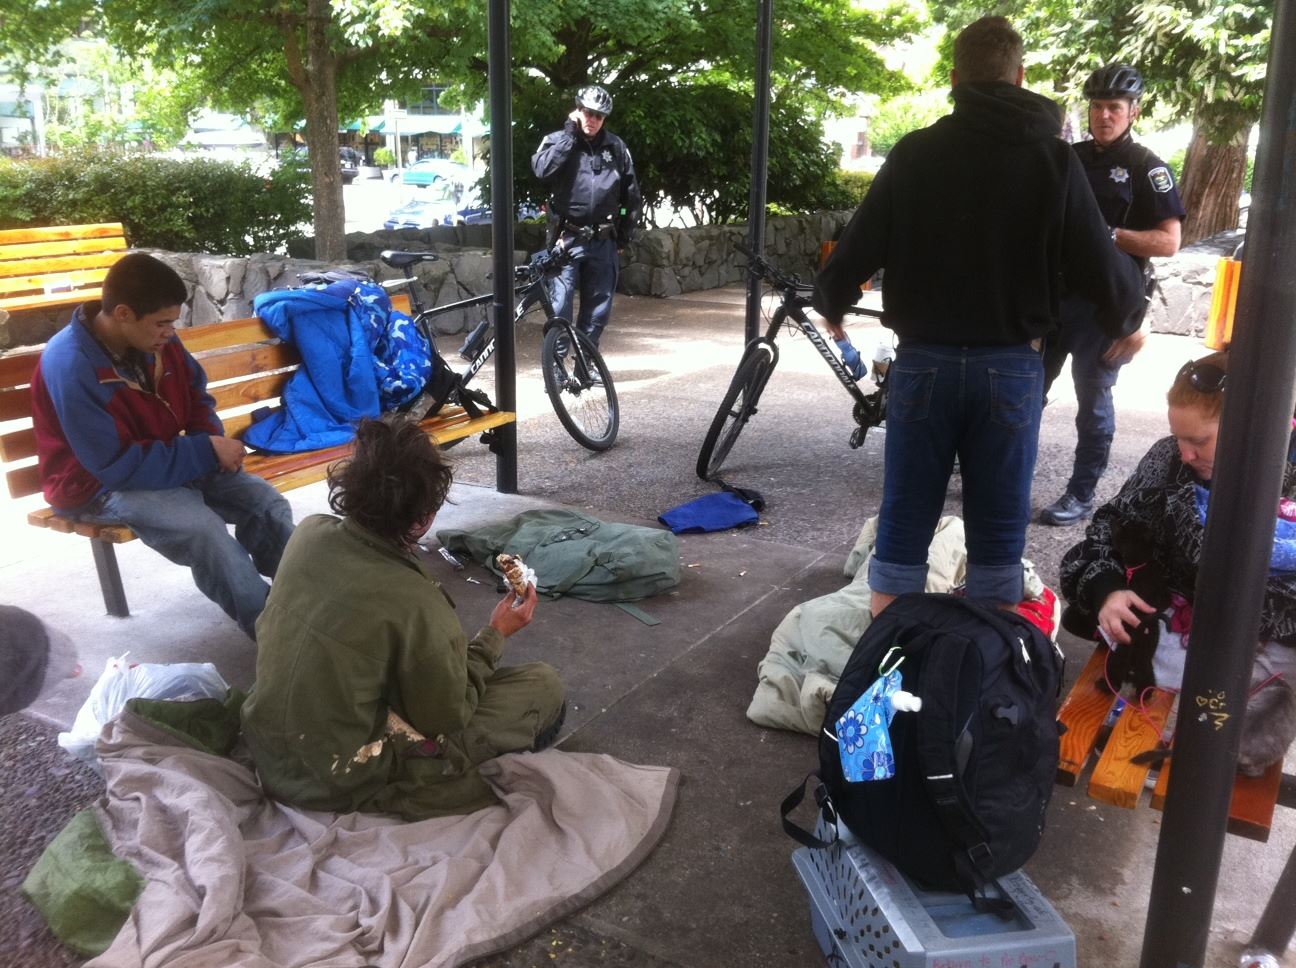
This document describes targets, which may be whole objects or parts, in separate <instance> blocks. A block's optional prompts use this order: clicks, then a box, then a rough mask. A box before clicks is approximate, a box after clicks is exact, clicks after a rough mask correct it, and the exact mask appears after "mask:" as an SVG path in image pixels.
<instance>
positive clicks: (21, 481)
mask: <svg viewBox="0 0 1296 968" xmlns="http://www.w3.org/2000/svg"><path fill="white" fill-rule="evenodd" d="M5 483H6V484H7V485H8V487H9V496H10V497H14V498H19V497H28V496H30V495H32V494H39V493H40V492H41V479H40V468H39V467H37V466H36V465H35V464H28V465H26V466H25V467H15V468H13V469H12V470H8V471H5Z"/></svg>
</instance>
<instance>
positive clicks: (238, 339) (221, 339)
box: [176, 316, 277, 356]
mask: <svg viewBox="0 0 1296 968" xmlns="http://www.w3.org/2000/svg"><path fill="white" fill-rule="evenodd" d="M176 332H177V334H178V335H179V336H180V341H181V342H182V343H184V345H185V348H186V349H187V350H189V352H190V353H193V354H194V355H195V356H197V355H199V354H202V353H205V352H208V351H210V350H219V349H226V348H228V347H231V346H243V345H245V344H247V343H263V342H267V341H268V340H272V339H276V338H277V337H276V336H275V334H274V332H273V331H272V330H271V329H270V327H269V326H267V325H266V324H265V323H264V322H262V321H261V318H260V317H259V316H249V317H247V318H246V319H231V320H228V321H226V322H223V323H209V324H208V325H206V326H188V327H186V328H184V329H181V330H177V331H176Z"/></svg>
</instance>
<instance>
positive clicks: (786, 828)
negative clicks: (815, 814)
mask: <svg viewBox="0 0 1296 968" xmlns="http://www.w3.org/2000/svg"><path fill="white" fill-rule="evenodd" d="M812 779H813V780H818V781H819V783H818V785H816V786H815V791H814V798H815V803H816V804H818V805H819V810H820V812H821V813H822V814H823V816H824V819H825V820H827V821H828V822H829V823H830V824H832V825H833V826H834V829H835V828H836V824H837V811H836V809H835V808H834V807H833V803H832V800H831V798H829V796H828V787H827V785H826V784H825V783H824V782H823V778H822V777H820V776H819V771H818V770H811V771H810V772H809V773H807V774H806V776H805V779H804V780H802V781H801V782H800V783H798V784H797V787H796V789H795V790H793V791H792V792H791V793H789V794H788V795H787V796H785V797H784V798H783V802H782V803H781V804H779V818H780V819H781V820H782V821H783V832H784V833H785V834H787V835H788V836H789V837H791V838H792V839H793V840H795V841H796V842H797V843H798V844H801V845H802V846H804V847H810V848H813V849H815V850H821V849H823V848H825V847H831V846H832V845H833V844H835V843H836V842H837V837H836V836H835V835H834V836H833V839H832V840H820V839H819V838H818V837H816V836H815V835H814V834H812V833H811V832H810V831H808V830H806V829H805V828H804V827H798V826H797V825H796V824H794V823H793V822H792V821H791V820H789V819H788V814H790V813H791V812H792V811H793V810H795V809H796V808H797V807H799V806H800V805H801V801H802V800H804V799H805V792H806V787H807V786H808V785H809V784H810V781H811V780H812Z"/></svg>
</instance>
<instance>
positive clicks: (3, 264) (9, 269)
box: [0, 251, 121, 277]
mask: <svg viewBox="0 0 1296 968" xmlns="http://www.w3.org/2000/svg"><path fill="white" fill-rule="evenodd" d="M120 258H121V253H120V252H116V251H113V252H92V253H88V254H85V255H64V256H46V257H44V258H40V259H12V260H8V261H0V277H7V276H29V275H36V274H48V273H52V272H72V271H74V270H77V269H97V268H100V267H106V266H111V265H112V264H113V263H114V262H116V261H117V260H118V259H120Z"/></svg>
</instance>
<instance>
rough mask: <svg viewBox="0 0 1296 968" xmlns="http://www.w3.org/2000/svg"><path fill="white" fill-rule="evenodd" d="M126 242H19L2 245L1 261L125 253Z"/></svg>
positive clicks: (119, 237)
mask: <svg viewBox="0 0 1296 968" xmlns="http://www.w3.org/2000/svg"><path fill="white" fill-rule="evenodd" d="M125 249H126V240H125V239H124V238H122V237H121V236H120V235H118V236H115V237H111V238H88V239H87V238H72V239H51V240H50V241H48V242H19V243H15V244H13V245H0V259H4V260H6V261H9V260H11V259H39V258H42V257H44V256H62V255H78V254H81V253H86V252H124V251H125Z"/></svg>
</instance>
